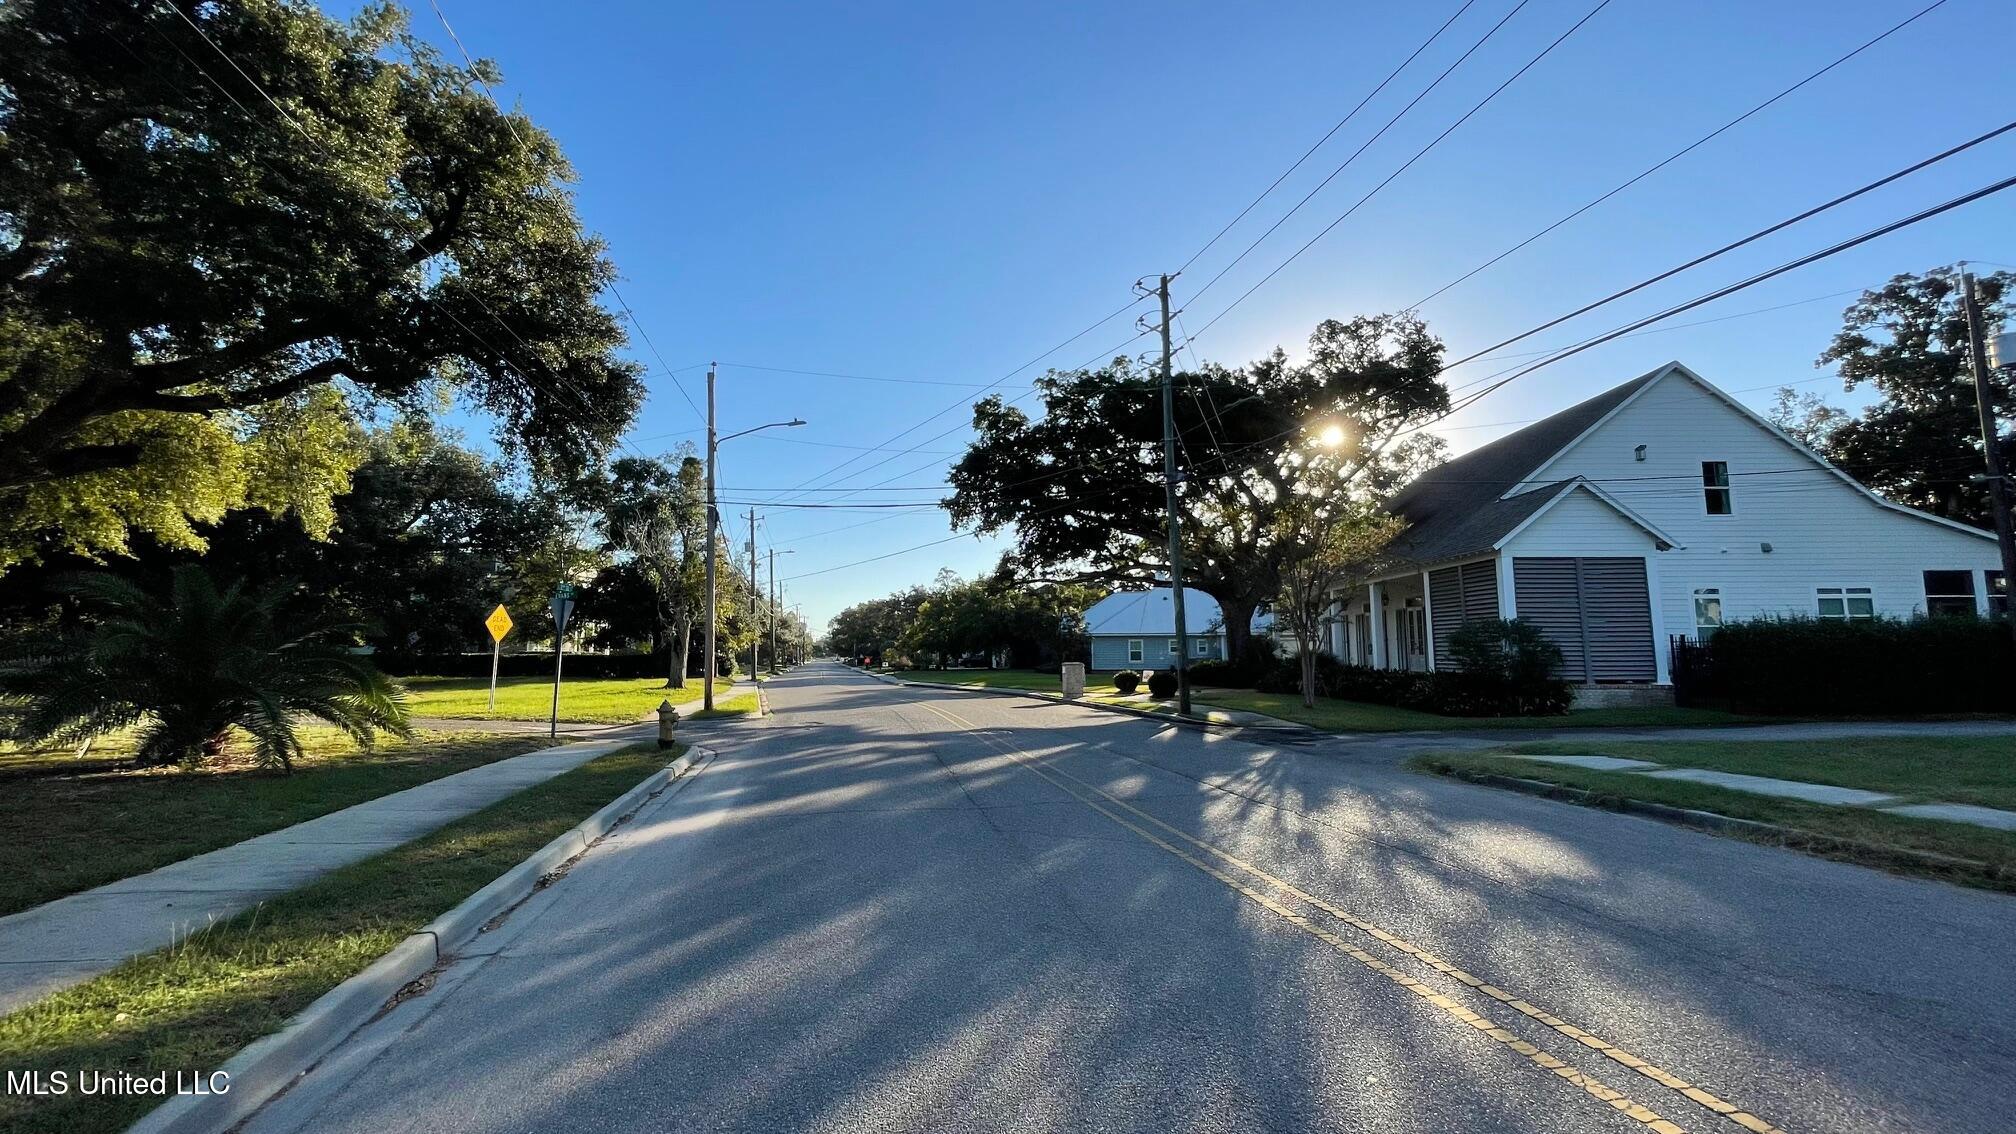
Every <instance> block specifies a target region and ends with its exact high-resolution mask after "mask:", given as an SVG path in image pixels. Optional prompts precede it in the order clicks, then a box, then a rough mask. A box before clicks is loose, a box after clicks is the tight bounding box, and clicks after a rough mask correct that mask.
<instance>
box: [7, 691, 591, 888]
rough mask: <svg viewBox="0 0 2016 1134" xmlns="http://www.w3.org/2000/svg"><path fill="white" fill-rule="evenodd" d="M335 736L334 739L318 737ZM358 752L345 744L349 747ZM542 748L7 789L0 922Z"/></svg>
mask: <svg viewBox="0 0 2016 1134" xmlns="http://www.w3.org/2000/svg"><path fill="white" fill-rule="evenodd" d="M320 731H324V732H333V731H334V730H320ZM345 743H346V744H347V743H348V742H347V741H346V742H345ZM552 744H553V742H552V741H550V740H548V739H547V738H545V737H543V736H525V735H515V734H509V733H454V732H427V733H423V734H421V735H420V736H419V737H418V738H416V739H415V740H414V741H413V742H411V743H398V742H387V743H381V744H380V745H379V746H378V747H377V748H375V749H373V750H372V751H368V752H365V751H349V752H344V753H341V754H340V755H336V756H333V757H330V758H327V759H317V760H315V761H312V762H309V763H305V764H303V765H301V766H299V767H298V768H297V769H296V771H295V772H294V774H293V775H291V776H289V775H280V774H278V773H273V772H266V771H259V770H244V771H229V772H212V771H205V770H197V771H191V772H184V771H177V770H172V769H171V770H160V771H153V772H144V773H132V772H115V773H102V772H98V773H94V771H93V769H92V768H91V767H90V766H88V765H87V766H85V767H83V768H80V769H79V770H78V771H79V772H80V773H82V774H79V775H70V776H36V777H33V778H29V777H19V778H13V779H10V780H8V781H6V782H5V783H0V829H5V830H9V831H20V832H24V837H22V838H18V839H0V915H6V914H11V913H18V912H20V911H22V910H26V909H33V908H34V907H36V906H39V905H41V904H43V903H45V902H52V901H55V900H56V899H58V898H63V897H67V896H69V895H71V894H77V893H82V892H83V891H85V890H89V889H91V888H93V887H95V886H103V885H105V884H106V883H109V882H117V881H119V880H120V879H122V878H131V877H133V876H134V875H137V874H145V873H147V872H148V871H150V870H155V869H158V868H160V867H163V866H167V865H169V864H170V863H175V862H180V861H182V860H183V859H185V858H189V857H191V856H194V855H199V854H204V853H207V852H209V851H213V850H219V849H222V848H224V847H227V846H231V845H233V844H234V843H239V842H243V841H244V840H246V839H250V838H256V837H257V836H259V835H264V834H269V833H271V832H273V831H278V830H281V829H282V828H285V827H291V826H293V825H294V824H296V823H304V822H307V821H308V820H310V819H315V818H318V817H320V816H323V815H327V814H330V813H331V812H335V811H341V810H342V809H343V808H346V807H351V806H354V805H356V804H359V803H364V802H367V801H369V800H373V799H378V798H380V797H382V796H387V795H390V794H392V793H393V792H398V791H404V790H406V789H407V788H411V787H418V786H419V785H421V784H424V783H430V782H432V781H434V780H438V779H441V778H443V777H446V776H452V775H455V774H456V773H458V772H466V771H468V770H470V769H471V768H480V767H483V766H484V765H486V764H491V763H495V762H496V761H498V760H507V759H510V758H511V757H513V756H521V755H524V754H525V753H527V752H536V751H538V750H540V749H543V748H549V747H552Z"/></svg>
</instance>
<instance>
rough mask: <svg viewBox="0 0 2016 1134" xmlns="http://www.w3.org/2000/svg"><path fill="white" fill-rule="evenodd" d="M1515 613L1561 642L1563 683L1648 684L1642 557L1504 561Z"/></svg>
mask: <svg viewBox="0 0 2016 1134" xmlns="http://www.w3.org/2000/svg"><path fill="white" fill-rule="evenodd" d="M1512 573H1513V588H1514V594H1515V595H1516V596H1517V598H1518V602H1519V617H1520V618H1523V619H1526V620H1528V621H1530V622H1533V623H1534V624H1536V625H1538V626H1539V627H1540V630H1541V632H1542V633H1544V634H1546V635H1547V637H1548V638H1549V639H1550V640H1551V641H1553V643H1554V644H1555V645H1557V646H1559V647H1561V674H1562V676H1563V677H1566V678H1567V679H1568V680H1570V681H1584V682H1597V681H1653V680H1656V679H1657V676H1658V666H1657V663H1656V661H1655V660H1654V659H1653V656H1652V603H1651V595H1650V590H1649V588H1648V586H1647V584H1646V580H1645V561H1644V560H1643V559H1639V558H1634V557H1630V556H1603V557H1591V558H1584V559H1575V558H1565V557H1563V558H1554V557H1546V558H1531V559H1515V560H1513V562H1512Z"/></svg>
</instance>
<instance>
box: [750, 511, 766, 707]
mask: <svg viewBox="0 0 2016 1134" xmlns="http://www.w3.org/2000/svg"><path fill="white" fill-rule="evenodd" d="M760 577H761V576H759V575H757V574H756V509H754V508H751V509H749V629H750V630H752V631H754V633H752V634H750V635H749V680H751V681H754V680H756V671H757V669H758V665H759V663H760V662H761V661H762V659H761V658H760V657H759V656H758V654H759V653H760V651H761V650H762V649H763V632H762V631H761V630H759V629H757V622H756V600H757V598H758V597H760V596H758V595H757V593H756V580H757V579H758V578H760Z"/></svg>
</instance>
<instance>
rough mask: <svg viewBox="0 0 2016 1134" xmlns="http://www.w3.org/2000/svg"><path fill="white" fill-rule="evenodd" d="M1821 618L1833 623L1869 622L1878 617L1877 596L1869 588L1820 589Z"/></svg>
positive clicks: (1817, 592)
mask: <svg viewBox="0 0 2016 1134" xmlns="http://www.w3.org/2000/svg"><path fill="white" fill-rule="evenodd" d="M1814 594H1815V595H1816V596H1817V598H1818V601H1819V609H1818V613H1819V615H1820V617H1821V618H1824V619H1828V620H1830V621H1833V622H1867V621H1869V620H1870V619H1872V618H1875V617H1876V596H1875V594H1874V593H1873V592H1871V591H1870V589H1869V588H1868V587H1819V588H1816V589H1815V591H1814Z"/></svg>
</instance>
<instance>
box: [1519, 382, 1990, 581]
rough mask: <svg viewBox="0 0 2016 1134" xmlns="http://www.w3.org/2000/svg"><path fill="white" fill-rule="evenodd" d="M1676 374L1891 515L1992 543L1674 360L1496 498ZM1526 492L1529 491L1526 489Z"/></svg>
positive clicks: (1528, 481) (1535, 476)
mask: <svg viewBox="0 0 2016 1134" xmlns="http://www.w3.org/2000/svg"><path fill="white" fill-rule="evenodd" d="M1676 373H1677V374H1681V375H1684V376H1685V377H1686V378H1687V379H1688V380H1689V381H1691V382H1693V383H1694V384H1695V385H1697V386H1699V387H1701V388H1702V389H1703V390H1706V391H1708V392H1709V393H1710V394H1713V395H1715V396H1716V397H1717V398H1719V399H1721V400H1722V402H1723V404H1725V405H1727V406H1728V407H1729V408H1731V409H1733V410H1735V411H1736V412H1737V413H1738V414H1740V415H1741V416H1743V417H1745V418H1748V419H1749V420H1750V422H1751V424H1753V425H1756V426H1757V427H1758V428H1760V429H1762V430H1764V431H1765V432H1766V433H1769V434H1770V435H1771V436H1773V437H1776V438H1777V439H1778V440H1780V441H1783V442H1784V443H1785V444H1787V445H1789V446H1791V447H1792V450H1793V451H1794V452H1796V453H1799V454H1800V455H1802V456H1804V457H1805V458H1806V459H1808V460H1810V461H1812V462H1814V463H1815V464H1817V465H1819V466H1820V467H1821V468H1824V469H1826V470H1827V471H1828V472H1831V473H1833V474H1834V476H1835V477H1836V478H1837V479H1839V480H1840V481H1841V483H1843V484H1845V485H1847V486H1848V487H1850V488H1853V489H1854V490H1855V491H1857V492H1859V493H1861V494H1862V495H1864V496H1866V497H1868V498H1869V499H1870V500H1872V501H1874V502H1875V504H1876V505H1877V506H1878V507H1881V508H1888V509H1889V510H1891V511H1893V512H1901V513H1903V514H1904V515H1907V516H1916V517H1917V518H1919V519H1921V520H1929V521H1931V522H1932V523H1935V524H1938V525H1940V526H1941V527H1947V528H1952V529H1953V530H1954V531H1958V532H1965V533H1966V534H1968V535H1971V536H1979V537H1980V538H1982V539H1987V540H1992V539H1994V538H1995V533H1994V532H1988V531H1983V530H1981V529H1980V528H1977V527H1974V526H1973V525H1971V524H1963V523H1961V522H1959V521H1958V520H1949V519H1946V518H1945V517H1943V516H1935V515H1933V514H1932V513H1930V512H1921V511H1919V510H1918V509H1916V508H1913V507H1910V506H1908V505H1904V504H1899V503H1897V502H1896V501H1894V500H1886V499H1884V498H1883V497H1882V496H1879V495H1877V494H1876V493H1875V491H1873V490H1872V489H1870V488H1869V486H1868V485H1866V484H1863V483H1862V482H1861V481H1859V480H1856V479H1855V478H1854V477H1852V476H1849V475H1848V474H1847V473H1844V472H1842V471H1841V470H1840V469H1838V468H1835V467H1834V465H1833V463H1832V462H1830V461H1829V460H1828V459H1827V458H1825V457H1823V456H1821V455H1820V454H1818V453H1816V452H1814V451H1813V450H1811V449H1809V448H1807V447H1806V446H1805V445H1804V444H1801V443H1800V441H1799V439H1798V438H1796V437H1793V436H1792V435H1791V434H1789V433H1787V432H1785V431H1784V430H1782V429H1780V428H1778V427H1777V426H1776V425H1773V424H1771V422H1770V420H1769V419H1767V418H1765V417H1764V416H1763V415H1762V414H1760V413H1758V412H1757V411H1756V410H1753V409H1751V408H1750V407H1749V406H1746V405H1744V404H1743V403H1742V402H1739V401H1737V400H1736V399H1735V398H1732V397H1730V396H1729V395H1728V394H1726V393H1724V392H1723V391H1722V390H1720V389H1718V388H1717V387H1716V386H1715V384H1714V383H1713V382H1710V381H1708V380H1707V379H1706V378H1703V377H1701V376H1700V375H1699V374H1696V373H1694V372H1693V371H1692V370H1689V369H1688V368H1687V367H1686V365H1685V364H1683V363H1681V362H1680V361H1678V360H1677V359H1676V360H1675V361H1672V362H1669V363H1667V364H1666V365H1664V366H1662V367H1660V368H1659V369H1658V370H1656V371H1654V372H1653V373H1652V375H1651V377H1650V378H1649V379H1648V380H1647V381H1646V382H1645V384H1644V385H1642V386H1640V387H1638V388H1637V389H1636V390H1633V391H1632V392H1631V396H1630V397H1628V398H1625V399H1624V400H1623V401H1621V402H1618V403H1617V404H1616V405H1614V406H1612V407H1610V412H1609V413H1606V414H1604V415H1603V416H1602V417H1599V418H1597V419H1596V421H1595V422H1594V423H1593V424H1591V425H1590V426H1589V428H1587V429H1584V430H1583V431H1582V432H1580V433H1578V434H1576V435H1575V438H1574V440H1571V441H1569V442H1568V443H1567V444H1566V445H1563V446H1561V448H1559V449H1557V450H1555V452H1554V455H1553V456H1551V457H1549V458H1547V459H1546V460H1544V461H1542V462H1540V463H1539V464H1538V465H1535V466H1534V467H1533V468H1532V469H1531V470H1530V471H1528V472H1527V474H1526V476H1525V477H1524V478H1523V479H1521V480H1520V481H1519V482H1518V483H1516V484H1514V485H1513V486H1512V487H1511V488H1508V489H1506V490H1505V493H1504V494H1503V495H1501V496H1500V497H1498V499H1500V500H1509V499H1511V498H1512V497H1514V496H1517V495H1519V493H1518V492H1516V491H1514V490H1515V489H1518V488H1519V487H1520V486H1521V485H1535V484H1544V483H1546V478H1545V477H1543V476H1541V475H1540V474H1541V473H1544V472H1546V471H1547V469H1548V468H1549V467H1550V466H1552V465H1553V464H1554V463H1555V462H1556V461H1559V460H1560V459H1561V458H1562V457H1564V456H1566V455H1567V453H1568V451H1569V450H1570V449H1573V448H1574V447H1575V446H1576V445H1577V444H1579V443H1581V441H1582V440H1583V439H1584V438H1586V437H1588V436H1589V435H1590V434H1592V433H1594V432H1596V431H1597V430H1598V429H1601V428H1602V427H1603V426H1604V425H1605V424H1607V423H1608V422H1609V421H1610V419H1611V418H1613V417H1616V416H1617V415H1618V414H1620V413H1623V412H1624V410H1625V408H1626V407H1628V406H1630V405H1631V403H1633V402H1635V401H1637V400H1638V399H1639V398H1641V397H1643V396H1644V395H1645V391H1647V390H1650V389H1651V388H1652V387H1654V386H1657V385H1658V384H1659V383H1660V382H1662V381H1664V380H1665V378H1666V376H1667V375H1669V374H1676ZM1730 475H1731V478H1732V480H1733V478H1734V477H1735V475H1737V474H1735V473H1731V474H1730ZM1731 487H1732V489H1733V487H1734V485H1733V484H1732V485H1731ZM1528 491H1533V490H1532V489H1530V488H1529V489H1528ZM1731 499H1732V500H1733V499H1734V494H1733V492H1732V494H1731ZM1676 546H1677V545H1676Z"/></svg>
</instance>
